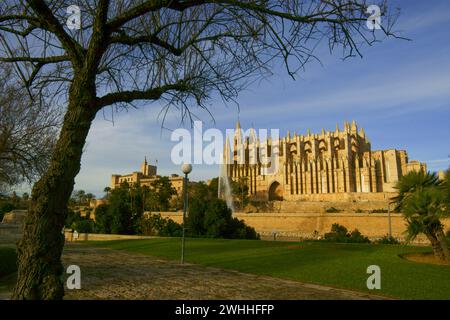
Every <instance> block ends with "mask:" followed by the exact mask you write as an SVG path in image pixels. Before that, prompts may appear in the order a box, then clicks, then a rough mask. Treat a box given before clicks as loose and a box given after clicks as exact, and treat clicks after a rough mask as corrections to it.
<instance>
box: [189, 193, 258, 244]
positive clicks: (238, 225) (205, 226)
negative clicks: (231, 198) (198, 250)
mask: <svg viewBox="0 0 450 320" xmlns="http://www.w3.org/2000/svg"><path fill="white" fill-rule="evenodd" d="M186 225H187V228H188V234H189V235H190V236H193V237H198V236H206V237H209V238H225V239H259V235H258V234H257V233H256V230H255V229H254V228H252V227H249V226H247V225H246V224H245V223H244V221H242V220H239V219H237V218H233V216H232V212H231V210H230V209H229V208H228V206H227V204H226V202H225V201H223V200H221V199H217V198H216V199H210V200H209V201H208V202H206V201H202V199H199V198H197V199H193V200H192V201H191V205H190V206H189V215H188V218H187V222H186Z"/></svg>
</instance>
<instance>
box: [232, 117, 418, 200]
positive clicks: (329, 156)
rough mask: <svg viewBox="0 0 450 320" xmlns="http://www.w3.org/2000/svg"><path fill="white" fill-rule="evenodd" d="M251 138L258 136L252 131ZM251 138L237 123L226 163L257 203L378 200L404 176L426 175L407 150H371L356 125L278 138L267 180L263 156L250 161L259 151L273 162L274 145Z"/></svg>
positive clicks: (353, 123)
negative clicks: (418, 172)
mask: <svg viewBox="0 0 450 320" xmlns="http://www.w3.org/2000/svg"><path fill="white" fill-rule="evenodd" d="M250 132H251V133H250V136H252V134H253V135H254V130H250ZM250 136H248V137H247V136H245V137H243V133H242V130H241V127H240V124H239V122H238V123H237V126H236V131H235V134H234V138H233V151H232V150H230V142H229V141H228V138H227V140H226V142H225V147H224V163H225V165H226V174H227V176H228V177H229V178H230V179H232V180H234V181H237V180H239V179H241V178H245V181H246V182H247V183H248V186H249V194H250V195H251V197H252V198H253V199H254V200H305V201H308V200H312V201H339V200H340V199H347V200H348V199H358V200H364V199H367V200H371V199H380V198H381V197H380V195H382V194H387V193H392V192H395V189H394V186H395V184H396V182H397V181H398V180H399V179H400V178H401V177H402V176H403V175H405V174H406V173H408V172H410V171H411V170H426V165H425V164H424V163H420V162H418V161H409V160H408V154H407V153H406V151H405V150H397V149H388V150H376V151H375V150H372V149H371V144H370V142H369V139H368V138H367V136H366V134H365V132H364V130H363V129H362V128H360V129H358V126H357V124H356V122H355V121H353V122H352V124H350V123H348V122H345V124H344V128H343V130H341V129H340V128H339V126H336V130H335V131H325V130H324V129H322V132H321V133H318V134H312V133H311V132H310V131H309V130H308V133H307V134H306V135H298V134H297V133H295V134H294V135H293V136H291V134H290V133H288V134H287V135H286V136H285V137H284V138H279V141H278V155H279V157H278V165H277V170H276V171H275V172H274V173H272V174H265V168H264V167H265V166H264V165H262V164H261V161H260V157H259V156H258V157H257V161H253V163H250V162H251V161H249V159H250V158H251V157H252V152H254V151H253V150H257V148H264V150H265V153H266V154H267V155H269V156H270V155H271V152H273V150H272V148H273V146H274V143H273V142H272V141H271V140H270V139H266V140H265V141H259V140H258V139H250ZM258 150H260V149H258ZM274 150H275V149H274ZM242 157H244V159H243V158H242ZM387 198H388V197H384V199H387Z"/></svg>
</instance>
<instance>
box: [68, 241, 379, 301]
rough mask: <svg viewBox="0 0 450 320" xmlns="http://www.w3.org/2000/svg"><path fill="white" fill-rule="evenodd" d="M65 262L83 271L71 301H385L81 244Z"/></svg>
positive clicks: (70, 294) (72, 246)
mask: <svg viewBox="0 0 450 320" xmlns="http://www.w3.org/2000/svg"><path fill="white" fill-rule="evenodd" d="M63 263H64V265H65V266H66V267H67V266H69V265H71V264H75V265H78V266H79V267H80V268H81V286H82V288H81V290H66V297H65V298H66V299H139V300H146V299H162V300H166V299H183V300H188V299H291V300H292V299H295V300H297V299H380V297H379V296H372V295H369V294H365V293H358V292H354V291H348V290H341V289H335V288H330V287H324V286H318V285H312V284H304V283H300V282H297V281H290V280H283V279H278V278H272V277H268V276H258V275H252V274H246V273H241V272H236V271H230V270H222V269H219V268H212V267H205V266H200V265H194V264H185V265H183V266H182V265H180V264H179V263H178V262H176V261H167V260H163V259H160V258H155V257H151V256H147V255H142V254H137V253H129V252H125V251H120V250H112V249H106V248H93V247H88V246H84V245H80V244H69V245H67V246H66V247H65V250H64V254H63Z"/></svg>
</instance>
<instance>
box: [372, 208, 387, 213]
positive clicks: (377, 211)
mask: <svg viewBox="0 0 450 320" xmlns="http://www.w3.org/2000/svg"><path fill="white" fill-rule="evenodd" d="M388 212H389V211H388V209H373V210H371V211H370V213H388Z"/></svg>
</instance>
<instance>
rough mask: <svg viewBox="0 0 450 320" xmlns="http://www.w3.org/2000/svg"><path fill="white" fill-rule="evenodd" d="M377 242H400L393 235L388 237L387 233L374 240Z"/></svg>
mask: <svg viewBox="0 0 450 320" xmlns="http://www.w3.org/2000/svg"><path fill="white" fill-rule="evenodd" d="M375 243H378V244H400V242H399V241H398V240H397V239H395V238H394V237H389V235H385V236H384V237H383V238H381V239H378V240H377V241H375Z"/></svg>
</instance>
